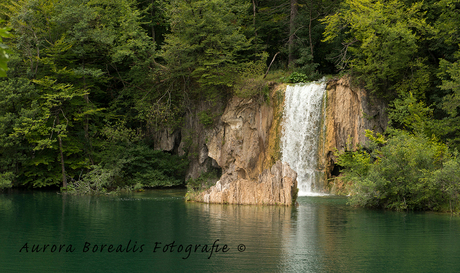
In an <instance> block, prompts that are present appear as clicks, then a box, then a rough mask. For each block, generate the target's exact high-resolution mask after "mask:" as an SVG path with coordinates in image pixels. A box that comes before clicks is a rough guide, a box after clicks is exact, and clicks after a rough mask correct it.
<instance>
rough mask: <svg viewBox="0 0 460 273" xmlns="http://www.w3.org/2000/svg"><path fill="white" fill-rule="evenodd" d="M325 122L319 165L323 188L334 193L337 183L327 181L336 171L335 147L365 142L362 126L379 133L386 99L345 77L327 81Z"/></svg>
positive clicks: (384, 122)
mask: <svg viewBox="0 0 460 273" xmlns="http://www.w3.org/2000/svg"><path fill="white" fill-rule="evenodd" d="M326 105H327V107H326V109H325V116H326V119H325V122H324V126H323V131H322V133H321V134H322V138H321V143H320V149H319V153H320V162H319V168H320V169H321V170H324V171H325V173H326V181H325V185H324V186H325V188H326V189H329V190H332V193H335V191H336V189H335V187H337V185H327V184H328V182H327V181H328V180H329V179H330V178H331V177H333V176H337V175H338V174H339V172H338V167H337V166H336V165H335V163H336V156H335V155H334V153H335V151H336V150H337V151H343V150H345V149H356V147H357V145H358V144H360V145H363V146H365V145H366V141H367V139H366V137H365V135H364V134H365V130H367V129H370V130H373V131H375V132H379V133H382V132H384V131H385V129H386V127H387V124H388V116H387V114H386V112H385V111H386V107H387V105H386V103H385V102H384V101H383V100H380V99H378V98H376V97H374V96H372V95H371V94H369V92H367V91H366V90H365V89H363V88H359V87H356V86H353V84H352V83H351V80H350V78H349V77H343V78H340V79H335V80H331V81H329V82H328V85H327V99H326Z"/></svg>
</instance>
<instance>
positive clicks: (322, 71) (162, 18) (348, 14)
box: [0, 0, 460, 211]
mask: <svg viewBox="0 0 460 273" xmlns="http://www.w3.org/2000/svg"><path fill="white" fill-rule="evenodd" d="M0 20H2V21H1V22H0V39H1V40H0V76H3V77H2V78H0V188H8V187H12V186H13V187H28V188H38V187H49V186H60V187H62V188H65V189H66V190H67V191H77V192H87V191H96V192H97V191H102V192H105V191H107V190H111V189H116V188H132V189H134V188H136V189H138V188H142V187H155V186H172V185H184V184H185V183H186V181H185V179H184V174H185V168H186V167H187V164H188V159H189V156H191V153H189V154H188V153H187V151H184V152H185V155H184V156H181V157H180V156H179V155H178V154H176V153H175V152H172V153H171V152H162V151H157V150H156V149H157V148H158V147H155V146H154V142H153V140H152V139H153V138H152V136H153V134H154V132H155V131H156V130H159V129H161V128H170V129H177V128H180V127H181V126H182V125H183V122H184V121H183V118H184V116H185V113H186V111H187V109H190V108H192V107H193V105H194V104H196V102H198V101H202V100H209V101H217V100H225V99H226V98H228V97H230V96H232V95H235V94H236V95H240V96H244V97H251V96H258V97H259V98H262V99H263V98H264V96H265V97H266V94H267V90H268V82H269V81H285V82H303V81H311V80H315V79H318V78H320V77H322V76H323V75H326V74H350V75H351V76H352V78H353V79H354V81H355V83H354V84H356V85H360V86H363V87H365V88H366V89H367V90H369V91H371V92H372V93H373V94H374V95H376V96H378V97H380V98H383V99H385V100H386V101H387V102H388V105H389V108H388V112H389V115H390V120H391V123H390V126H389V130H388V131H387V132H385V134H384V136H374V137H373V138H372V137H371V139H373V141H371V142H370V143H369V144H368V145H367V146H366V147H361V149H358V150H357V151H353V150H351V149H350V150H348V151H345V153H343V154H341V155H339V164H340V165H341V166H342V167H343V168H344V169H343V170H342V171H343V179H345V180H346V181H348V182H351V184H352V188H351V191H352V192H353V197H352V198H351V200H352V203H353V204H357V205H361V206H367V207H379V208H389V209H397V210H402V209H414V210H451V211H453V210H458V208H459V202H458V199H459V198H458V197H459V196H458V195H459V193H460V189H459V178H458V177H459V175H458V172H459V171H458V168H457V167H458V164H459V159H457V150H458V149H459V148H460V116H459V112H458V106H459V105H460V72H459V71H460V62H459V59H460V50H459V44H460V1H458V0H442V1H413V0H405V1H403V0H387V1H374V0H342V1H330V0H319V1H311V0H290V1H286V0H267V1H257V0H252V1H249V0H231V1H223V0H191V1H184V0H169V1H167V0H137V1H136V0H114V1H105V0H60V1H57V0H5V1H2V3H1V4H0ZM7 61H8V63H7V65H8V70H7V67H6V62H7ZM267 69H269V70H267ZM268 71H270V73H269V74H268V75H267V72H268ZM212 115H213V114H212V113H210V112H209V113H208V112H203V113H202V115H200V120H202V122H203V125H206V126H210V123H211V124H212V119H211V118H209V117H211V116H212ZM371 135H372V134H371V133H369V137H370V136H371ZM191 182H192V184H193V182H196V181H194V180H191Z"/></svg>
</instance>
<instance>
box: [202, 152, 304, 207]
mask: <svg viewBox="0 0 460 273" xmlns="http://www.w3.org/2000/svg"><path fill="white" fill-rule="evenodd" d="M296 178H297V173H296V172H294V171H293V170H292V169H291V168H290V167H289V165H288V164H287V163H282V162H281V161H277V162H276V164H275V165H273V166H272V168H271V169H270V170H269V169H265V170H264V171H263V172H262V173H261V174H259V177H258V179H257V180H251V179H244V178H238V179H236V180H233V181H231V182H228V181H227V182H224V183H222V182H221V180H219V181H217V183H216V185H215V186H212V187H211V188H210V189H208V190H206V191H204V192H201V193H200V194H198V195H197V196H196V197H194V200H195V201H199V202H205V203H220V204H246V205H249V204H255V205H292V203H293V202H295V199H296V194H297V180H296Z"/></svg>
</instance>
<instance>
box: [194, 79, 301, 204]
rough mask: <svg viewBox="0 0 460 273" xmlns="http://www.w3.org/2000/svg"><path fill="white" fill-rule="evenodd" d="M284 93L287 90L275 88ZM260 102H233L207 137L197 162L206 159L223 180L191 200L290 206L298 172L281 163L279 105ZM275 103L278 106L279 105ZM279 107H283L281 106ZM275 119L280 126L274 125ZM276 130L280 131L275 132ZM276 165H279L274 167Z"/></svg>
mask: <svg viewBox="0 0 460 273" xmlns="http://www.w3.org/2000/svg"><path fill="white" fill-rule="evenodd" d="M278 90H282V91H284V86H283V87H280V88H279V89H274V92H273V94H275V93H276V92H277V91H278ZM273 104H274V103H273V101H272V106H270V105H269V104H268V103H260V101H257V100H255V99H243V98H238V97H233V98H231V99H230V100H229V101H228V103H227V106H226V108H225V110H224V112H223V114H222V116H221V117H220V118H219V120H218V121H216V122H215V125H214V126H213V127H212V129H206V130H205V131H204V132H203V133H202V137H203V139H205V140H206V141H205V143H204V144H203V146H202V148H201V149H200V150H199V151H200V152H199V155H198V160H195V161H194V162H192V164H191V166H195V167H199V166H201V165H202V163H201V162H202V161H203V162H204V161H205V160H206V158H209V159H211V161H212V164H214V165H215V166H217V167H219V168H221V170H222V176H221V177H220V179H219V181H218V182H217V183H216V184H215V185H214V186H213V187H211V188H210V189H208V190H206V191H205V192H202V193H200V194H190V195H189V198H190V199H191V200H195V201H200V202H207V203H229V204H283V205H291V204H292V202H293V200H295V195H296V192H297V184H296V174H295V172H294V171H292V170H291V169H290V168H289V166H287V165H286V164H282V163H281V162H276V159H275V158H274V156H273V152H272V150H274V149H276V146H277V145H276V143H275V142H276V141H277V140H276V137H275V136H273V135H274V134H276V132H279V130H278V129H276V128H273V125H274V124H276V126H278V125H279V122H278V121H279V117H278V119H277V118H274V107H273ZM275 104H276V103H275ZM278 104H279V103H278ZM274 120H276V122H273V121H274ZM275 129H276V130H275ZM275 163H276V164H275Z"/></svg>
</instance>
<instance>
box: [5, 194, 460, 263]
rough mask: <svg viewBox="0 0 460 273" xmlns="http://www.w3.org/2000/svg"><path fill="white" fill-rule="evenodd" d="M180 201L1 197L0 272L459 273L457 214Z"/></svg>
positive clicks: (333, 201) (170, 197) (334, 201)
mask: <svg viewBox="0 0 460 273" xmlns="http://www.w3.org/2000/svg"><path fill="white" fill-rule="evenodd" d="M184 195H185V191H184V190H157V191H146V192H142V193H132V194H129V195H122V196H99V197H96V196H63V195H59V194H56V193H54V192H24V193H20V192H14V193H1V194H0V272H460V217H455V216H454V217H451V216H450V215H449V214H434V213H411V212H409V213H406V212H389V211H374V210H366V209H359V208H353V207H349V206H347V205H346V199H345V198H338V197H300V198H299V200H298V202H299V206H298V207H294V208H288V207H274V206H235V205H209V204H197V203H187V202H185V201H184ZM171 244H173V247H172V248H171ZM213 244H214V247H213ZM37 245H38V246H39V248H38V250H40V252H36V250H37ZM44 245H49V246H47V247H46V249H45V250H44V251H43V246H44ZM61 245H63V246H62V247H61ZM103 245H106V246H104V247H103V249H102V252H101V247H102V246H103ZM110 245H112V248H109V247H110ZM217 245H218V246H217ZM225 245H226V246H225ZM85 246H86V247H85ZM155 246H156V248H155ZM59 248H61V251H60V252H59ZM32 249H33V250H34V251H32ZM171 249H172V252H171ZM93 250H94V252H93ZM109 250H111V251H110V252H109Z"/></svg>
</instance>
